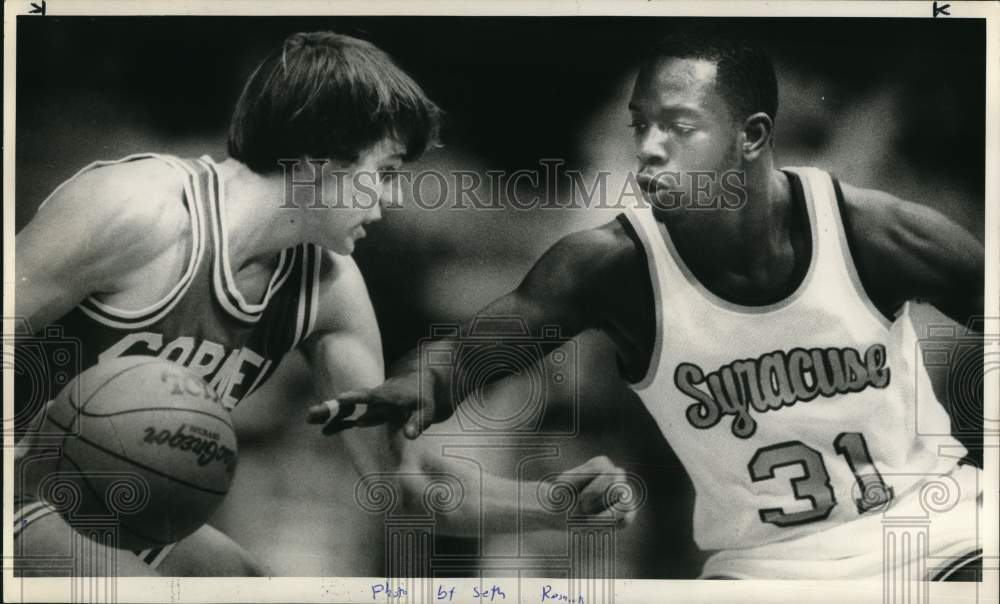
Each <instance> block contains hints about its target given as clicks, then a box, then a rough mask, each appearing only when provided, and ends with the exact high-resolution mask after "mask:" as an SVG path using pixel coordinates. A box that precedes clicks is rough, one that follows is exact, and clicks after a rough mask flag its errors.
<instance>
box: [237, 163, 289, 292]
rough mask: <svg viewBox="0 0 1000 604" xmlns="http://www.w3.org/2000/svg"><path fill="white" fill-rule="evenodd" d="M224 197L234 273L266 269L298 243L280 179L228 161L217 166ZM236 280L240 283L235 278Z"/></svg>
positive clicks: (282, 182)
mask: <svg viewBox="0 0 1000 604" xmlns="http://www.w3.org/2000/svg"><path fill="white" fill-rule="evenodd" d="M219 177H220V178H221V179H222V182H223V191H225V194H224V196H223V199H221V200H220V203H222V204H225V214H226V224H225V229H226V237H227V239H228V242H229V262H230V264H231V265H232V267H233V269H234V270H235V271H236V273H240V272H241V271H243V270H244V269H248V270H251V271H253V270H256V268H260V267H261V266H264V267H269V266H272V265H273V263H274V262H275V259H276V257H277V254H278V253H280V252H281V250H284V249H286V248H288V247H291V246H293V245H296V244H298V243H299V242H300V234H299V233H300V228H299V225H298V224H297V216H296V213H295V212H291V211H289V210H288V209H287V208H283V207H282V206H283V204H282V196H283V195H284V194H285V184H284V179H283V176H282V175H281V174H280V173H279V174H276V175H262V174H257V173H255V172H253V171H252V170H250V169H249V168H248V167H247V166H246V165H244V164H242V163H240V162H239V161H237V160H235V159H232V158H229V159H227V160H226V161H224V162H222V163H220V164H219ZM237 280H239V278H238V276H237Z"/></svg>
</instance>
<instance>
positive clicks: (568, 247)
mask: <svg viewBox="0 0 1000 604" xmlns="http://www.w3.org/2000/svg"><path fill="white" fill-rule="evenodd" d="M552 249H553V250H558V251H559V252H560V254H561V255H564V256H566V257H567V259H568V260H570V264H572V265H575V266H579V267H581V268H583V267H589V268H590V269H593V268H598V267H613V266H616V265H619V264H620V263H622V262H628V261H629V260H631V259H632V258H634V257H635V255H636V254H637V252H638V249H637V248H636V245H635V241H634V239H633V237H632V236H631V235H630V233H629V231H628V228H627V227H626V224H625V221H622V220H620V219H615V220H611V221H608V222H605V223H603V224H601V225H599V226H596V227H593V228H589V229H584V230H581V231H576V232H573V233H570V234H568V235H566V236H564V237H563V238H562V239H560V240H559V242H558V243H556V245H555V246H553V248H552Z"/></svg>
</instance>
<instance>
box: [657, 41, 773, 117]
mask: <svg viewBox="0 0 1000 604" xmlns="http://www.w3.org/2000/svg"><path fill="white" fill-rule="evenodd" d="M665 57H674V58H678V59H703V60H706V61H712V62H714V63H715V65H716V67H717V69H718V76H717V78H718V83H719V87H720V88H721V91H720V92H721V93H722V95H723V97H724V98H725V99H726V100H727V101H728V103H729V106H730V108H731V109H732V111H733V113H734V115H733V117H734V118H735V119H737V120H740V121H742V120H743V119H745V118H746V117H747V116H750V115H752V114H754V113H757V112H758V111H762V112H764V113H766V114H767V115H769V116H770V117H771V120H772V121H775V120H777V117H778V79H777V77H776V76H775V74H774V64H773V63H772V61H771V57H770V55H769V54H768V53H767V52H766V51H765V50H764V49H762V48H761V47H759V46H757V45H756V44H754V43H752V42H750V41H748V40H746V39H741V37H740V36H739V35H729V34H727V33H725V32H721V31H703V30H695V31H689V32H684V33H676V34H671V35H669V36H666V37H664V38H661V39H660V40H658V41H657V42H656V43H655V44H654V45H653V46H652V47H651V48H650V49H649V51H648V52H647V53H646V55H645V59H644V60H643V62H642V66H641V68H640V72H644V71H646V70H647V69H649V68H651V67H652V66H653V64H654V63H656V61H657V60H659V59H662V58H665Z"/></svg>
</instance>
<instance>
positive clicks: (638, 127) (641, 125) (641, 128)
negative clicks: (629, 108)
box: [628, 120, 649, 132]
mask: <svg viewBox="0 0 1000 604" xmlns="http://www.w3.org/2000/svg"><path fill="white" fill-rule="evenodd" d="M628 127H629V128H631V129H632V130H635V131H636V132H645V131H646V129H647V128H649V124H647V123H646V122H643V121H640V120H632V122H631V123H629V125H628Z"/></svg>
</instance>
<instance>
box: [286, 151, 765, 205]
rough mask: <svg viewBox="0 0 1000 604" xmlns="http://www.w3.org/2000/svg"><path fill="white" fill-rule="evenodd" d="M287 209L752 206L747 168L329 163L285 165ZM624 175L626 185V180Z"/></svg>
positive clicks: (558, 163) (550, 161) (291, 162)
mask: <svg viewBox="0 0 1000 604" xmlns="http://www.w3.org/2000/svg"><path fill="white" fill-rule="evenodd" d="M278 163H279V164H280V166H281V169H282V171H283V174H284V182H285V191H284V196H283V199H282V203H281V207H282V208H285V209H295V208H303V207H305V208H310V209H317V210H326V209H337V208H341V209H344V208H353V209H371V208H374V207H375V206H376V205H381V206H382V207H383V208H384V209H398V208H400V207H402V205H403V200H404V199H405V200H412V204H413V205H414V206H415V207H417V208H420V209H423V210H439V209H454V210H468V209H472V210H516V211H532V210H565V209H591V208H593V209H606V210H608V209H610V210H614V209H618V210H622V209H625V208H628V207H639V208H648V207H650V206H652V207H653V208H654V209H655V210H661V211H669V210H738V209H740V208H742V207H743V206H744V205H745V204H746V201H747V197H748V195H747V191H746V173H745V172H743V171H741V170H725V171H711V170H707V171H689V172H683V173H682V172H676V171H670V170H662V171H655V172H654V171H648V170H643V171H641V172H633V171H627V172H625V173H624V174H622V173H620V172H611V171H607V170H601V171H597V172H593V173H584V172H582V171H580V170H571V169H565V168H564V166H565V164H566V162H565V161H564V160H561V159H542V160H540V161H539V168H536V169H531V170H528V169H521V170H514V171H507V170H435V169H425V170H418V171H413V170H394V171H387V172H372V171H352V170H349V169H339V168H337V167H335V164H333V163H331V162H329V161H328V160H324V159H307V160H299V159H283V160H280V161H279V162H278ZM622 176H624V179H622Z"/></svg>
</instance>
